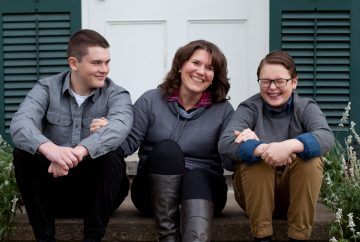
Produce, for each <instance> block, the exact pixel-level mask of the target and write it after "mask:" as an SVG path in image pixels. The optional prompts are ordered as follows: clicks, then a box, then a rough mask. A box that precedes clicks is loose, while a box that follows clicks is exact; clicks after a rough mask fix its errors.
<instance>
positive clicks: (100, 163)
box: [14, 148, 129, 240]
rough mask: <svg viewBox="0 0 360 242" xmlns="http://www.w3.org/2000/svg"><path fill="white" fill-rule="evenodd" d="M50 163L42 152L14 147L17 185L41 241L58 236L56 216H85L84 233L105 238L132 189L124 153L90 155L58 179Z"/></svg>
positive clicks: (87, 235)
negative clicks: (108, 228) (32, 152)
mask: <svg viewBox="0 0 360 242" xmlns="http://www.w3.org/2000/svg"><path fill="white" fill-rule="evenodd" d="M49 165H50V161H48V160H47V159H46V158H45V157H44V156H42V155H40V154H35V155H32V154H30V153H28V152H26V151H23V150H20V149H17V148H15V150H14V166H15V175H16V180H17V184H18V186H19V189H20V192H21V195H22V198H23V200H24V203H25V208H26V211H27V214H28V217H29V221H30V224H31V226H32V228H33V230H34V234H35V237H36V238H37V240H40V239H42V238H47V237H51V236H54V231H55V222H54V218H55V217H70V218H72V217H79V218H84V236H85V237H98V238H101V237H103V236H104V234H105V230H106V226H107V224H108V222H109V217H110V216H111V214H112V213H113V212H114V211H115V210H116V209H117V208H118V206H119V205H120V204H121V203H122V201H123V200H124V199H125V197H126V196H127V194H128V191H129V180H128V177H127V175H126V164H125V162H124V158H123V156H122V155H121V154H120V153H119V152H118V151H112V152H109V153H107V154H105V155H103V156H100V157H98V158H96V159H91V158H86V159H84V160H83V161H81V162H80V163H79V165H78V166H77V167H75V168H73V169H70V171H69V174H68V175H67V176H63V177H58V178H53V176H52V174H49V173H48V172H47V170H48V167H49Z"/></svg>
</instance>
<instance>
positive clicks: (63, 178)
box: [10, 29, 133, 241]
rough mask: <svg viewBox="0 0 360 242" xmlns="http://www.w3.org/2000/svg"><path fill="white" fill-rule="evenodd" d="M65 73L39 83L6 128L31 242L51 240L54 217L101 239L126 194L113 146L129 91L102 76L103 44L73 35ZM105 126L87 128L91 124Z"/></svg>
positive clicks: (128, 114)
mask: <svg viewBox="0 0 360 242" xmlns="http://www.w3.org/2000/svg"><path fill="white" fill-rule="evenodd" d="M67 52H68V56H67V58H68V64H69V67H70V70H69V71H65V72H63V73H60V74H57V75H54V76H50V77H47V78H44V79H41V80H39V81H38V82H37V83H36V84H35V86H34V87H33V88H32V90H31V91H30V92H29V93H28V95H27V96H26V98H25V100H24V101H23V103H22V104H21V106H20V108H19V109H18V111H17V112H16V113H15V114H14V116H13V119H12V121H11V125H10V131H11V135H12V139H13V142H14V144H15V146H16V148H15V150H14V165H15V174H16V179H17V183H18V186H19V189H20V192H21V195H22V199H23V201H24V203H25V208H26V211H27V214H28V217H29V221H30V224H31V226H32V228H33V231H34V234H35V237H36V239H37V241H55V222H54V218H55V217H81V218H84V241H101V238H102V237H103V236H104V234H105V230H106V226H107V223H108V221H109V217H110V215H111V214H112V213H113V212H114V211H115V210H116V209H117V207H118V206H119V205H120V204H121V202H122V201H123V200H124V198H125V196H126V195H127V193H128V188H129V181H128V178H127V176H126V170H125V162H124V158H123V155H122V154H120V153H119V151H118V150H117V147H118V146H119V145H120V144H121V143H122V142H123V141H124V140H125V138H126V137H127V135H128V133H129V132H130V129H131V126H132V122H133V107H132V104H131V100H130V95H129V93H128V92H127V91H126V90H125V89H123V88H122V87H119V86H117V85H116V84H115V83H114V82H113V81H111V80H110V79H109V78H108V77H107V75H108V72H109V62H110V52H109V44H108V42H107V41H106V40H105V38H104V37H103V36H101V35H100V34H99V33H97V32H95V31H92V30H86V29H84V30H80V31H78V32H76V33H75V34H73V35H72V36H71V38H70V40H69V44H68V51H67ZM103 118H106V120H107V121H106V122H108V124H107V125H106V126H105V127H102V128H100V129H97V130H96V131H92V130H90V126H91V124H92V127H93V126H94V124H95V125H96V123H97V122H103V120H104V119H103Z"/></svg>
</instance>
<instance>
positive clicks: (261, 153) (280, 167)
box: [219, 51, 334, 241]
mask: <svg viewBox="0 0 360 242" xmlns="http://www.w3.org/2000/svg"><path fill="white" fill-rule="evenodd" d="M257 75H258V82H259V85H260V93H258V94H256V95H254V96H252V97H250V98H249V99H247V100H246V101H244V102H242V103H241V104H240V105H239V107H238V108H237V110H236V112H235V114H234V115H233V117H232V119H231V121H230V123H229V125H228V126H227V128H226V129H225V131H224V133H223V134H222V136H221V138H220V141H219V153H220V154H222V155H223V156H225V157H226V158H229V159H231V160H232V162H228V163H226V164H225V168H227V169H228V170H232V171H234V179H233V184H234V193H235V198H236V200H237V202H238V203H239V205H240V206H241V207H242V208H243V209H244V211H246V214H247V215H248V216H249V220H250V225H251V231H252V234H253V235H254V237H255V241H271V235H272V234H273V230H272V218H273V217H276V218H283V219H286V218H287V219H288V224H289V228H288V236H289V239H290V241H304V240H307V239H309V238H310V235H311V231H312V226H313V223H314V217H315V209H316V202H317V199H318V196H319V192H320V187H321V181H322V176H323V175H322V172H323V162H322V160H321V158H320V157H321V155H324V154H325V153H326V152H327V151H329V150H330V148H331V147H332V146H333V145H334V136H333V134H332V132H331V130H330V128H329V126H328V124H327V122H326V118H325V115H324V114H323V113H322V112H321V110H320V108H319V107H318V106H317V104H316V103H315V102H314V101H313V100H311V99H305V98H301V97H299V96H298V95H297V93H296V92H295V91H294V90H295V89H296V86H297V84H298V76H297V73H296V68H295V63H294V60H293V59H292V58H291V56H290V55H288V53H286V52H285V51H274V52H271V53H270V54H268V55H267V56H265V58H264V59H263V60H262V61H261V62H260V65H259V67H258V71H257Z"/></svg>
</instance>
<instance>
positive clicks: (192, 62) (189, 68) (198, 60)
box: [180, 49, 214, 96]
mask: <svg viewBox="0 0 360 242" xmlns="http://www.w3.org/2000/svg"><path fill="white" fill-rule="evenodd" d="M180 72H181V84H180V94H185V95H186V96H188V95H199V94H201V93H202V92H203V91H205V90H206V89H207V88H208V87H209V86H210V84H211V82H212V81H213V79H214V67H213V66H212V56H211V55H210V53H208V52H207V51H206V50H203V49H198V50H196V51H194V53H193V54H192V55H191V57H190V58H189V60H188V61H186V62H185V63H184V64H183V65H182V67H181V69H180Z"/></svg>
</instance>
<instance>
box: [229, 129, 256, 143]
mask: <svg viewBox="0 0 360 242" xmlns="http://www.w3.org/2000/svg"><path fill="white" fill-rule="evenodd" d="M234 135H235V137H236V138H235V143H237V144H240V143H242V142H244V141H246V140H248V139H255V140H259V138H258V137H257V135H256V134H255V132H254V131H252V130H251V129H244V130H243V131H242V132H240V131H237V130H235V131H234Z"/></svg>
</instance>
